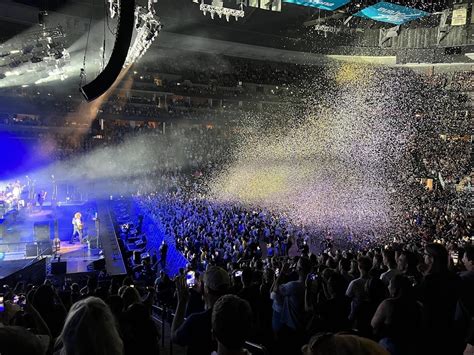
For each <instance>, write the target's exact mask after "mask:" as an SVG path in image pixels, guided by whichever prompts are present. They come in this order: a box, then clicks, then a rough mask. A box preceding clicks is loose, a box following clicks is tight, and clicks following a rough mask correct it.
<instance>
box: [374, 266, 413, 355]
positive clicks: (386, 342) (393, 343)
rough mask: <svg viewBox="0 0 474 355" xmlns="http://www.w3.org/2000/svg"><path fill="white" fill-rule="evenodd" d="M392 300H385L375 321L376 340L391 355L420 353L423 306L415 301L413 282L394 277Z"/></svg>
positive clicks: (391, 285)
mask: <svg viewBox="0 0 474 355" xmlns="http://www.w3.org/2000/svg"><path fill="white" fill-rule="evenodd" d="M389 291H390V296H391V298H387V299H386V300H384V301H383V302H382V303H381V304H380V305H379V307H378V308H377V311H376V312H375V314H374V316H373V318H372V322H371V325H372V328H373V329H374V334H375V336H376V337H378V338H380V339H381V341H380V344H382V345H383V346H384V347H385V348H386V349H387V350H389V351H390V353H391V354H392V355H397V354H399V355H404V354H406V355H412V354H413V355H416V354H420V350H421V348H420V341H419V333H420V330H421V329H422V328H421V327H422V322H421V321H422V306H421V304H420V303H418V302H417V301H416V298H415V294H414V289H413V286H412V285H411V281H410V280H409V279H408V278H407V277H405V276H403V275H395V276H394V277H393V278H392V279H391V280H390V284H389Z"/></svg>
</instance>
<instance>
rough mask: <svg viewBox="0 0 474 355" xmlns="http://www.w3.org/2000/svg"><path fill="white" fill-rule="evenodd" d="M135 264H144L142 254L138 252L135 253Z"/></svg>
mask: <svg viewBox="0 0 474 355" xmlns="http://www.w3.org/2000/svg"><path fill="white" fill-rule="evenodd" d="M133 263H134V264H135V265H138V264H141V263H142V254H141V252H140V251H138V250H134V251H133Z"/></svg>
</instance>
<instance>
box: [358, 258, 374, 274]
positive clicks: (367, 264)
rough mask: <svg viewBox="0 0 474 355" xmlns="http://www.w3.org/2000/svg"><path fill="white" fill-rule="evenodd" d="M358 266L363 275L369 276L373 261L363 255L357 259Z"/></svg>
mask: <svg viewBox="0 0 474 355" xmlns="http://www.w3.org/2000/svg"><path fill="white" fill-rule="evenodd" d="M357 266H358V268H359V272H360V273H361V275H362V276H367V275H368V274H369V271H370V269H371V268H372V261H371V260H370V258H368V257H366V256H361V257H359V258H358V259H357Z"/></svg>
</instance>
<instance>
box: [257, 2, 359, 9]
mask: <svg viewBox="0 0 474 355" xmlns="http://www.w3.org/2000/svg"><path fill="white" fill-rule="evenodd" d="M264 1H265V0H264ZM283 2H286V3H289V4H296V5H301V6H309V7H316V8H318V9H322V10H328V11H333V10H336V9H338V8H340V7H341V6H344V5H346V4H348V3H350V2H351V0H283Z"/></svg>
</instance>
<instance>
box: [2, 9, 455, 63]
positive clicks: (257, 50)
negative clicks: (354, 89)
mask: <svg viewBox="0 0 474 355" xmlns="http://www.w3.org/2000/svg"><path fill="white" fill-rule="evenodd" d="M141 1H146V0H137V2H139V3H140V2H141ZM369 1H372V0H367V1H366V3H368V2H369ZM353 3H355V2H353ZM446 6H448V5H446ZM156 7H157V12H158V14H159V16H160V17H161V19H162V23H163V24H164V28H163V31H162V35H161V36H160V38H159V39H158V40H157V41H156V42H155V43H156V45H154V46H153V47H152V49H153V50H159V49H160V48H161V49H163V48H167V49H172V50H180V49H184V50H195V51H202V52H207V53H215V54H224V55H230V56H236V57H244V58H258V59H263V60H273V61H285V62H286V61H291V62H298V63H308V62H309V63H313V62H316V63H320V62H322V61H324V60H327V57H326V56H325V55H327V54H330V55H333V58H334V55H336V56H337V55H339V56H340V55H344V56H349V57H351V56H352V57H353V56H358V57H361V56H372V57H378V58H379V59H378V62H384V63H385V64H393V63H394V57H395V56H396V55H397V50H396V49H390V48H377V47H370V46H367V44H365V45H364V40H362V41H361V37H362V36H361V35H360V34H359V39H358V41H357V42H356V41H355V40H354V42H352V37H351V36H346V37H345V38H344V42H343V41H342V40H341V37H338V38H337V41H338V43H337V44H334V45H331V43H330V42H328V41H325V40H326V39H324V38H321V36H319V37H318V36H314V38H311V37H309V38H302V36H301V33H302V31H303V30H304V22H305V21H310V20H311V19H314V18H315V16H318V14H319V11H318V10H315V9H312V8H308V7H303V6H296V5H290V4H284V7H283V11H282V12H281V13H278V12H270V11H265V10H260V9H254V8H248V9H247V10H246V16H245V18H243V19H239V21H237V22H236V21H235V20H231V21H230V22H229V23H228V22H227V21H226V20H225V19H224V18H223V19H218V18H217V17H216V19H214V20H212V19H211V18H210V16H203V14H202V13H201V12H200V10H199V6H198V5H197V4H195V3H193V2H192V1H191V0H158V3H157V5H156ZM41 8H47V9H48V10H49V12H50V17H52V16H51V14H54V13H56V14H57V15H59V16H69V17H71V18H79V19H80V21H79V22H80V23H79V24H78V26H77V29H76V33H74V34H69V35H70V36H71V37H73V38H74V36H76V37H78V36H81V35H83V34H84V31H85V30H84V28H85V27H86V26H85V24H87V23H88V21H89V19H90V18H91V17H92V18H94V19H96V20H100V19H101V18H103V15H104V0H3V1H2V2H1V3H0V31H1V32H0V33H1V34H2V35H1V36H2V37H7V38H8V37H12V36H14V35H16V34H18V33H21V32H22V31H24V30H27V29H29V28H32V27H33V28H34V26H35V25H37V23H38V11H39V10H40V9H41ZM325 14H326V15H327V14H330V12H325ZM375 35H376V37H378V33H375ZM354 38H355V36H354ZM324 41H325V42H324ZM323 42H324V43H323ZM328 43H329V45H328ZM361 44H362V45H361ZM336 47H337V50H335V48H336ZM270 48H271V49H270ZM368 48H369V49H368Z"/></svg>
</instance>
